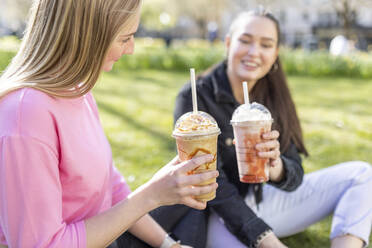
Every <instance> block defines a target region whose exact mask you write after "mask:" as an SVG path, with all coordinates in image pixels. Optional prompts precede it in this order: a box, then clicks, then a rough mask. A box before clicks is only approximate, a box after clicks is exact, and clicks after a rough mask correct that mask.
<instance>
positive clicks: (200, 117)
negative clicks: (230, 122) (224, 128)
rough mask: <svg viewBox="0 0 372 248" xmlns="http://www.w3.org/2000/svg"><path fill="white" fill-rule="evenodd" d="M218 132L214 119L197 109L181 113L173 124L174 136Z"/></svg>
mask: <svg viewBox="0 0 372 248" xmlns="http://www.w3.org/2000/svg"><path fill="white" fill-rule="evenodd" d="M214 133H220V129H219V127H218V125H217V122H216V120H215V119H214V118H213V117H212V116H211V115H209V114H207V113H205V112H203V111H198V113H197V114H195V113H194V112H188V113H186V114H184V115H182V116H181V117H180V118H179V119H178V120H177V122H176V124H175V126H174V131H173V135H174V136H185V135H205V134H214Z"/></svg>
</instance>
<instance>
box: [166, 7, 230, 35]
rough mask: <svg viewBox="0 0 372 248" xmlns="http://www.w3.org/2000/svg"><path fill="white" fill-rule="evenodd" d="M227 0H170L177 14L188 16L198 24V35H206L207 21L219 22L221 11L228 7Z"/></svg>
mask: <svg viewBox="0 0 372 248" xmlns="http://www.w3.org/2000/svg"><path fill="white" fill-rule="evenodd" d="M229 3H230V1H229V0H188V1H171V4H172V9H173V10H174V11H175V13H176V15H177V16H188V17H190V18H192V19H193V20H194V21H195V23H196V24H197V26H198V29H199V35H200V37H203V38H205V37H207V34H208V28H207V25H208V23H209V22H211V21H213V22H216V23H217V24H220V22H221V20H222V16H223V13H224V12H225V11H226V10H228V9H229Z"/></svg>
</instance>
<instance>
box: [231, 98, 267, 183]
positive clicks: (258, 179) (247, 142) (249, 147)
mask: <svg viewBox="0 0 372 248" xmlns="http://www.w3.org/2000/svg"><path fill="white" fill-rule="evenodd" d="M272 122H273V120H272V118H271V114H270V112H269V110H268V109H267V108H265V107H264V106H263V105H261V104H259V103H256V102H254V103H252V104H242V105H240V106H239V107H238V108H237V109H236V110H235V111H234V113H233V116H232V119H231V124H232V126H233V130H234V138H235V149H236V157H237V161H238V170H239V178H240V181H241V182H242V183H263V182H267V181H268V180H269V159H268V158H260V157H259V156H258V151H257V150H256V149H255V146H256V144H259V143H262V142H263V139H262V134H264V133H267V132H269V131H270V130H271V124H272Z"/></svg>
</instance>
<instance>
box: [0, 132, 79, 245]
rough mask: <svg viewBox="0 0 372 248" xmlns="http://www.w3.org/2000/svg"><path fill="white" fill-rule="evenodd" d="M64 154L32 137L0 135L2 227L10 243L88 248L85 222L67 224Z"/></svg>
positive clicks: (0, 219)
mask: <svg viewBox="0 0 372 248" xmlns="http://www.w3.org/2000/svg"><path fill="white" fill-rule="evenodd" d="M59 178H60V174H59V168H58V155H57V153H56V151H55V150H54V149H52V148H51V147H50V146H49V145H47V144H45V143H43V142H41V141H39V140H37V139H35V138H31V137H23V136H3V137H0V224H1V225H0V226H1V228H2V230H1V231H2V232H3V235H4V236H5V238H6V241H7V243H8V246H9V247H71V248H73V247H86V230H85V224H84V221H82V220H81V221H77V222H74V223H66V222H65V221H64V220H63V216H62V213H63V211H62V207H63V206H62V187H61V183H60V180H59Z"/></svg>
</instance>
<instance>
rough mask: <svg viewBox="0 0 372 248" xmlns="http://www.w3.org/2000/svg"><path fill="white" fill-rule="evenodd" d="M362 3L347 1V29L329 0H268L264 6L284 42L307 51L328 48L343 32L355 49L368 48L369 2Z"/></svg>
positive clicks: (371, 32)
mask: <svg viewBox="0 0 372 248" xmlns="http://www.w3.org/2000/svg"><path fill="white" fill-rule="evenodd" d="M340 2H341V1H340ZM261 3H262V1H256V2H255V1H250V4H247V5H248V6H246V7H247V9H254V8H255V7H257V6H258V5H259V4H261ZM364 3H367V1H366V0H361V1H358V0H354V1H350V0H349V7H350V9H349V10H348V11H349V12H348V15H349V17H350V18H351V19H352V22H351V23H349V25H348V28H347V29H346V28H345V25H344V20H343V18H342V13H340V10H339V9H338V10H337V9H336V8H335V2H332V1H330V0H297V1H294V0H293V1H290V0H287V1H286V0H284V1H280V2H279V1H268V3H267V4H266V8H267V9H269V10H270V11H271V12H272V13H273V14H274V15H275V16H276V17H277V18H278V20H279V22H280V25H281V31H282V35H283V37H282V38H283V42H284V44H285V45H288V46H290V47H295V48H297V47H302V48H305V49H309V50H313V49H319V48H320V49H322V48H329V45H330V42H331V40H332V39H333V38H334V37H336V36H337V35H343V36H346V37H348V38H349V39H350V40H352V41H353V42H354V43H355V47H356V48H357V49H360V50H371V49H372V15H371V13H372V1H370V4H364ZM351 4H353V5H351ZM341 6H342V5H341ZM368 48H369V49H368Z"/></svg>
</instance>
